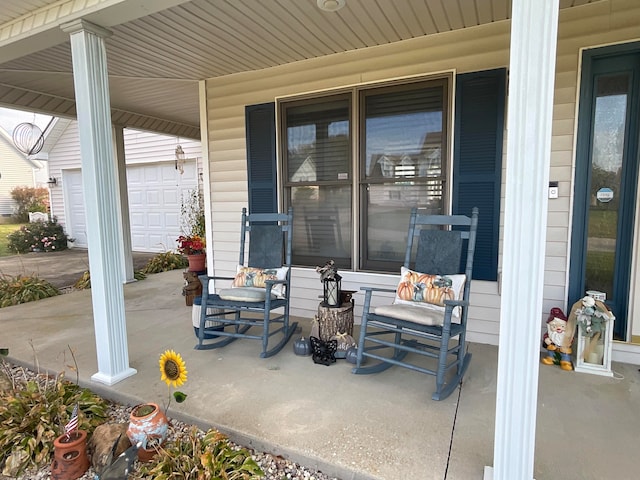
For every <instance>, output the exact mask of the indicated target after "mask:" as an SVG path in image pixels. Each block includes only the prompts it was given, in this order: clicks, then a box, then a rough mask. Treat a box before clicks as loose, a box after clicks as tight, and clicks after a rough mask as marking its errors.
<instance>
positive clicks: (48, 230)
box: [7, 218, 73, 253]
mask: <svg viewBox="0 0 640 480" xmlns="http://www.w3.org/2000/svg"><path fill="white" fill-rule="evenodd" d="M7 239H8V240H9V243H8V245H7V248H8V249H9V251H10V252H14V253H27V252H38V251H42V252H57V251H58V250H65V249H66V248H67V241H73V240H72V239H70V238H69V237H68V236H67V234H66V233H65V232H64V228H62V225H60V224H59V223H58V220H57V219H55V218H54V219H53V220H52V221H49V222H34V223H29V224H27V225H23V226H22V227H20V228H19V229H18V230H16V231H14V232H12V233H10V234H9V235H7Z"/></svg>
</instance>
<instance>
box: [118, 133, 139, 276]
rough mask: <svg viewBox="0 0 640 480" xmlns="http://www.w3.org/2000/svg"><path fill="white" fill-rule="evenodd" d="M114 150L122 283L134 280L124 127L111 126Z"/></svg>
mask: <svg viewBox="0 0 640 480" xmlns="http://www.w3.org/2000/svg"><path fill="white" fill-rule="evenodd" d="M113 143H114V148H113V150H114V152H116V159H117V162H118V191H119V198H120V225H122V243H123V248H122V261H123V267H122V268H123V277H122V278H123V279H124V280H123V281H124V283H131V282H135V281H136V279H135V278H134V276H133V254H132V251H131V223H130V220H129V192H128V190H127V164H126V158H125V154H124V127H121V126H120V125H115V126H114V127H113Z"/></svg>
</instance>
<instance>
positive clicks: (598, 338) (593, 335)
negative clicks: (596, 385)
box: [575, 290, 615, 377]
mask: <svg viewBox="0 0 640 480" xmlns="http://www.w3.org/2000/svg"><path fill="white" fill-rule="evenodd" d="M605 299H606V294H604V293H602V292H596V291H592V290H589V291H588V292H587V296H586V297H584V298H583V299H582V308H580V309H578V310H577V311H576V314H577V318H578V352H577V358H576V366H575V371H576V372H584V373H593V374H596V375H603V376H607V377H612V376H613V372H612V371H611V348H612V346H613V342H612V341H613V324H614V321H615V317H614V316H613V313H611V311H609V309H608V308H607V307H606V305H605V304H604V300H605Z"/></svg>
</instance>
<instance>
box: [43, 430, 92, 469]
mask: <svg viewBox="0 0 640 480" xmlns="http://www.w3.org/2000/svg"><path fill="white" fill-rule="evenodd" d="M53 448H54V450H53V462H52V464H51V479H52V480H75V479H76V478H80V477H81V476H82V475H84V472H86V471H87V470H88V469H89V457H88V456H87V432H85V431H83V430H77V431H75V432H73V433H71V435H70V436H69V438H68V439H67V435H66V434H65V435H60V436H59V437H58V438H56V439H55V440H54V441H53Z"/></svg>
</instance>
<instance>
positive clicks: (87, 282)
mask: <svg viewBox="0 0 640 480" xmlns="http://www.w3.org/2000/svg"><path fill="white" fill-rule="evenodd" d="M133 278H135V279H136V280H144V279H145V278H147V276H146V275H145V274H144V273H143V272H141V271H139V270H136V271H135V272H133ZM73 288H75V289H77V290H86V289H87V288H91V273H90V272H89V271H88V270H87V271H86V272H84V273H83V274H82V276H81V277H80V278H79V279H78V280H76V283H74V284H73Z"/></svg>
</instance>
